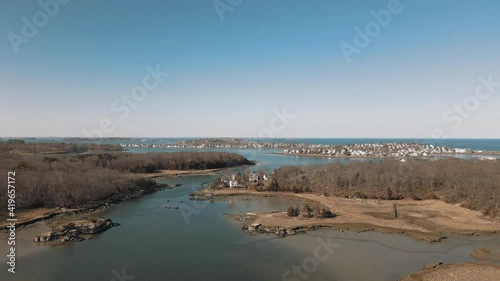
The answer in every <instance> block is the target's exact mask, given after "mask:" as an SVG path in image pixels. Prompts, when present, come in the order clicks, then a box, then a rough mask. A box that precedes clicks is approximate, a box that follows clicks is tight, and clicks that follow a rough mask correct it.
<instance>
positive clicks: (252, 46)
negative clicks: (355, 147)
mask: <svg viewBox="0 0 500 281" xmlns="http://www.w3.org/2000/svg"><path fill="white" fill-rule="evenodd" d="M54 1H56V0H42V2H47V3H49V4H50V3H52V4H51V5H48V6H47V7H48V8H46V10H47V11H48V12H45V10H44V8H43V7H42V6H43V5H42V6H41V5H40V4H39V3H38V1H34V0H26V1H1V3H0V24H1V25H0V35H1V40H0V98H1V100H0V120H1V121H0V136H4V137H5V136H75V137H84V136H85V133H84V132H85V130H86V131H87V132H92V130H94V132H95V130H99V131H100V132H101V133H102V135H103V136H106V137H111V136H131V137H134V136H141V137H183V136H207V137H213V136H230V137H257V136H259V135H262V134H263V132H267V133H266V134H269V132H272V135H273V136H275V137H405V138H431V137H433V136H432V134H433V132H435V131H436V130H440V131H441V132H442V133H444V134H445V135H446V136H447V137H450V138H500V128H499V124H500V51H499V50H500V1H497V0H489V1H488V0H483V1H481V0H479V1H466V0H440V1H431V0H428V1H424V0H420V1H417V0H413V1H411V0H401V2H400V4H399V5H396V4H397V3H392V2H393V1H394V0H390V1H387V0H380V1H379V0H366V1H352V0H342V1H340V0H337V1H334V0H316V1H306V0H287V1H277V0H276V1H274V0H243V1H240V0H218V2H215V6H214V1H212V0H197V1H194V0H178V1H166V0H163V1H160V0H158V1H119V0H114V1H111V0H110V1H102V0H101V1H98V0H86V1H82V0H72V1H69V3H67V4H64V5H62V4H57V9H56V8H55V7H56V6H54V3H57V2H54ZM65 1H68V0H65ZM65 1H63V0H60V2H65ZM239 2H241V3H239ZM388 7H391V8H390V9H389V8H388ZM381 10H384V11H382V12H379V11H381ZM371 11H375V12H377V13H378V14H380V15H387V13H388V14H389V15H390V17H391V18H390V20H388V18H387V17H383V16H380V18H379V20H380V19H381V20H380V23H376V24H375V25H374V24H373V23H374V22H372V21H374V20H375V17H374V15H373V14H372V13H371ZM49 12H50V14H51V15H48V13H49ZM44 15H45V17H44ZM23 18H25V20H23ZM44 20H45V21H44ZM26 22H28V23H26ZM30 25H33V26H34V27H35V28H36V29H37V30H36V31H35V32H33V30H31V29H30V28H29V27H30ZM33 26H31V27H33ZM37 26H39V27H37ZM367 27H368V30H369V31H368V32H369V33H370V34H371V35H366V28H367ZM377 27H378V29H377ZM356 28H359V29H360V30H362V31H361V32H363V35H359V34H358V35H357V33H356ZM370 28H372V29H371V31H370ZM23 32H24V33H23ZM356 36H357V37H360V38H361V37H364V36H367V38H368V39H369V44H364V43H366V42H362V41H363V40H361V39H360V38H355V37H356ZM355 39H359V40H355ZM365 39H366V38H365ZM357 43H358V44H357ZM361 43H363V44H361ZM342 44H344V46H347V45H348V46H350V47H349V50H351V51H352V50H354V49H355V50H356V52H355V53H351V55H350V56H349V61H348V59H346V56H345V55H344V52H345V49H344V51H343V48H341V46H342ZM16 52H17V53H16ZM148 66H149V67H150V71H149V72H151V69H153V70H154V69H156V68H157V67H158V68H159V69H160V71H161V72H168V73H169V75H168V76H167V77H160V79H159V80H158V81H160V80H162V81H161V82H159V83H156V82H155V80H154V79H153V80H151V79H149V78H148V75H149V74H148V73H149V72H148V70H146V68H147V67H148ZM162 75H163V74H162ZM489 75H491V77H492V78H491V79H492V80H493V83H489V87H488V86H484V85H482V84H481V82H480V80H479V79H478V78H479V77H481V76H482V77H484V78H485V79H486V80H487V78H488V76H489ZM146 78H147V79H149V80H148V81H149V82H148V83H149V84H148V85H149V86H148V87H149V88H150V90H146V93H147V94H146V96H140V98H139V99H133V100H132V101H130V100H129V102H128V103H125V102H124V101H123V100H122V99H123V98H124V97H125V98H127V97H129V98H130V97H131V91H132V89H135V90H137V89H141V87H142V89H144V85H143V80H144V79H146ZM151 81H153V82H154V83H153V84H157V85H154V87H150V86H151V83H152V82H151ZM495 81H499V82H495ZM483 84H484V83H483ZM487 84H488V83H487ZM492 85H493V86H492ZM477 88H479V90H480V97H481V99H479V98H478V96H477V95H476V89H477ZM488 89H489V90H488ZM495 89H496V91H495ZM137 91H138V90H137ZM137 93H139V92H137ZM135 97H139V96H138V95H137V94H136V95H135ZM138 100H139V101H138ZM464 103H465V104H466V107H465V109H464V108H463V104H464ZM454 105H460V107H461V108H462V109H461V110H462V112H459V111H458V110H460V109H458V107H454ZM283 108H286V111H287V112H288V114H291V115H294V118H290V119H287V123H288V124H285V125H284V126H282V123H281V121H280V119H279V118H277V117H276V113H275V111H276V110H278V111H282V110H283ZM103 120H104V121H103ZM275 120H277V121H276V122H275ZM101 123H103V124H101ZM100 124H101V125H100ZM100 126H101V127H100ZM266 136H267V135H266Z"/></svg>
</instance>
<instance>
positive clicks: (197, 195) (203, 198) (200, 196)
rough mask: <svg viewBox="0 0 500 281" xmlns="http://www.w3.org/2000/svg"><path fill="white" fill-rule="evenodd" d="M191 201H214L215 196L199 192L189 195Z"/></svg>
mask: <svg viewBox="0 0 500 281" xmlns="http://www.w3.org/2000/svg"><path fill="white" fill-rule="evenodd" d="M189 199H191V200H193V201H206V200H214V196H213V195H212V194H207V193H203V192H199V191H197V192H193V193H191V194H189Z"/></svg>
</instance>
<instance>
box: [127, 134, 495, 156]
mask: <svg viewBox="0 0 500 281" xmlns="http://www.w3.org/2000/svg"><path fill="white" fill-rule="evenodd" d="M120 145H121V147H123V148H196V149H204V148H215V149H218V148H220V149H227V148H238V149H275V150H282V151H281V152H279V153H281V154H286V155H306V156H307V155H308V156H328V157H428V156H433V155H453V154H477V155H497V154H499V153H498V152H496V151H483V150H473V149H469V148H452V147H446V146H439V145H434V144H424V143H403V142H386V143H362V144H347V145H328V144H308V143H294V142H262V141H254V140H245V139H236V138H213V139H196V140H184V141H179V142H175V143H168V144H158V143H121V144H120Z"/></svg>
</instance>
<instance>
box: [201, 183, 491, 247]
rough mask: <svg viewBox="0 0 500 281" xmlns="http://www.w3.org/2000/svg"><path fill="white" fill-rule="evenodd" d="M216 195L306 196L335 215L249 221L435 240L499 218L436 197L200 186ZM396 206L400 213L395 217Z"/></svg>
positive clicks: (485, 227) (487, 230)
mask: <svg viewBox="0 0 500 281" xmlns="http://www.w3.org/2000/svg"><path fill="white" fill-rule="evenodd" d="M203 193H204V194H207V195H210V196H216V197H224V196H237V195H256V196H280V197H290V198H296V199H302V200H306V201H309V202H312V203H318V204H321V205H324V206H327V207H329V208H330V210H331V211H332V212H333V213H335V214H336V215H337V217H335V218H322V219H318V218H302V217H288V216H287V214H286V212H262V213H256V214H255V216H253V221H251V222H250V223H251V224H259V225H262V226H263V227H283V228H286V229H297V228H307V227H335V228H338V229H344V230H354V231H368V230H373V231H378V232H383V233H402V234H406V235H410V236H412V237H414V238H416V239H419V240H425V241H429V242H437V241H440V240H441V239H442V238H444V237H446V236H447V235H450V234H453V235H481V234H499V233H500V219H498V218H497V219H493V218H489V217H485V216H484V215H483V214H481V213H480V212H477V211H472V210H469V209H466V208H462V207H460V206H458V205H451V204H447V203H445V202H443V201H439V200H421V201H415V200H410V199H405V200H377V199H345V198H334V197H323V196H318V195H315V194H305V193H285V192H257V191H255V190H244V189H225V190H209V189H205V190H203ZM394 204H396V206H397V210H398V213H399V216H398V218H397V219H395V218H394V215H393V208H394V206H393V205H394Z"/></svg>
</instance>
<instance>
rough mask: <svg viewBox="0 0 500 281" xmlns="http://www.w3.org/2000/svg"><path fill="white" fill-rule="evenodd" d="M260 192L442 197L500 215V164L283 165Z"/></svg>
mask: <svg viewBox="0 0 500 281" xmlns="http://www.w3.org/2000/svg"><path fill="white" fill-rule="evenodd" d="M258 189H260V190H268V191H290V192H296V193H299V192H313V193H317V194H321V195H324V196H337V197H349V198H352V197H356V198H372V199H388V200H398V199H405V198H411V199H415V200H422V199H440V200H444V201H446V202H448V203H460V204H461V205H462V206H463V207H466V208H469V209H473V210H479V211H482V212H483V213H484V214H485V215H488V216H491V217H496V216H498V215H500V206H499V205H500V162H499V161H480V160H477V161H467V160H459V159H443V160H435V161H430V160H412V161H411V162H405V163H402V162H400V161H396V160H392V161H383V162H378V163H371V162H353V163H349V164H328V165H322V166H304V167H297V166H285V167H282V168H280V169H278V170H276V171H275V172H274V173H273V180H272V182H271V183H270V184H268V185H266V186H264V187H258Z"/></svg>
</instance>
